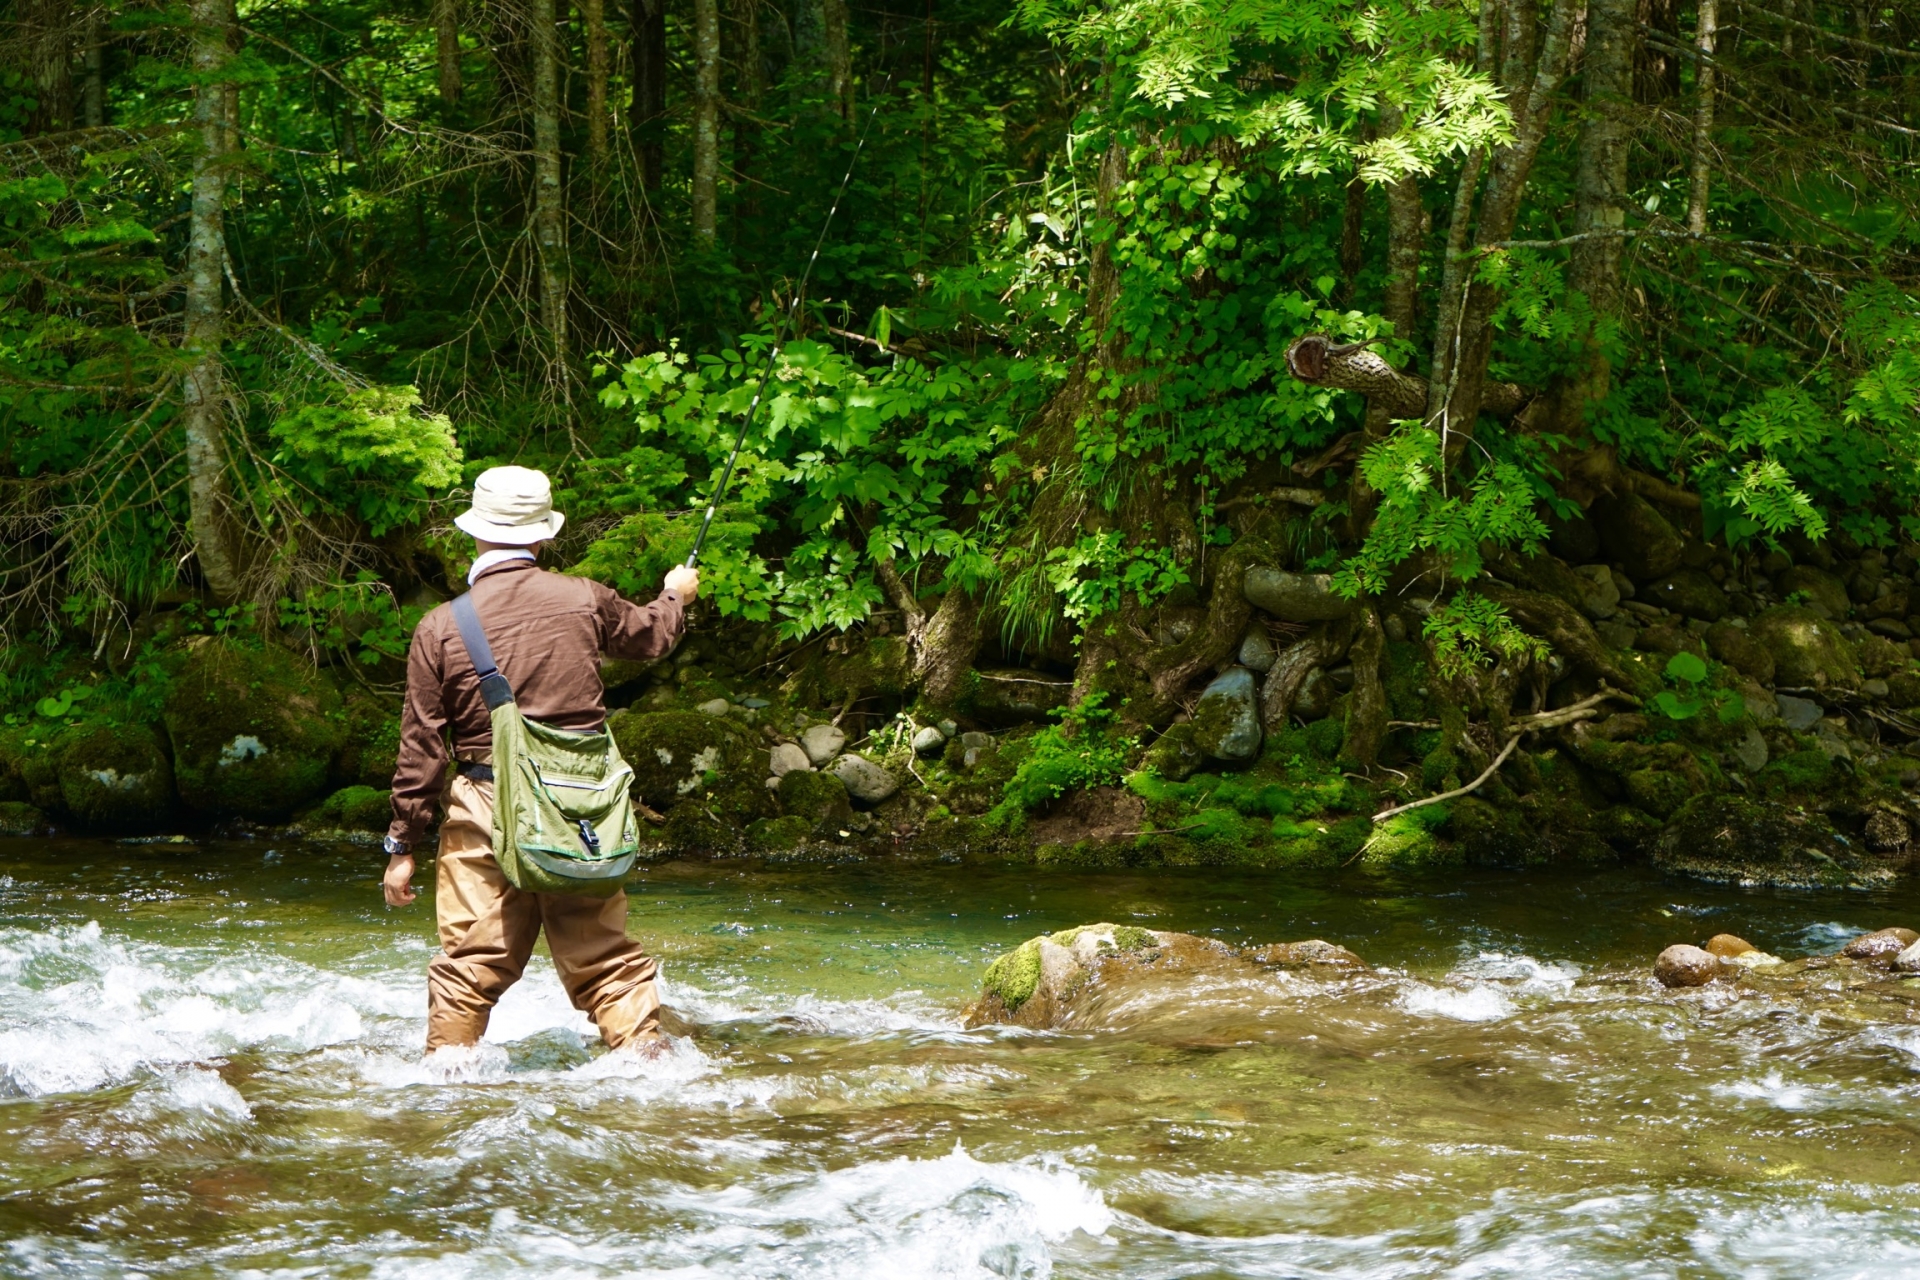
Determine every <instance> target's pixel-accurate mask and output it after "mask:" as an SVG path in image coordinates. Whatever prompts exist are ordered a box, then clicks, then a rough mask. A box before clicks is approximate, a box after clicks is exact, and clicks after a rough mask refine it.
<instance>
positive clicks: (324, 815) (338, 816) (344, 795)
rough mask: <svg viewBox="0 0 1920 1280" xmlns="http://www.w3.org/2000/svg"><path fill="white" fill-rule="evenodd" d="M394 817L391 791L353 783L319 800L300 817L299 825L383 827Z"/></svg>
mask: <svg viewBox="0 0 1920 1280" xmlns="http://www.w3.org/2000/svg"><path fill="white" fill-rule="evenodd" d="M392 820H393V792H391V791H382V790H380V789H379V788H377V787H368V786H362V785H359V784H355V785H354V786H351V787H342V788H341V789H340V790H338V791H336V792H334V793H333V794H332V795H330V796H328V797H327V798H326V799H325V800H322V801H321V802H320V803H319V805H317V806H316V807H314V808H312V809H309V810H308V811H307V812H306V813H304V814H302V815H301V817H300V823H301V825H302V826H305V827H309V828H315V829H320V830H327V831H385V830H386V829H387V826H388V824H389V823H390V822H391V821H392Z"/></svg>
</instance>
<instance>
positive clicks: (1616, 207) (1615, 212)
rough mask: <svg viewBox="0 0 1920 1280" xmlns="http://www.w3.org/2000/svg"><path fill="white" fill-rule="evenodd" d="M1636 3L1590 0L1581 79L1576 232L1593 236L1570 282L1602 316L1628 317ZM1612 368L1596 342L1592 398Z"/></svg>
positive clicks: (1576, 255) (1576, 250)
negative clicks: (1625, 264) (1623, 278)
mask: <svg viewBox="0 0 1920 1280" xmlns="http://www.w3.org/2000/svg"><path fill="white" fill-rule="evenodd" d="M1635 8H1636V0H1588V3H1587V47H1586V52H1585V54H1584V55H1583V62H1582V71H1581V77H1582V79H1583V80H1584V81H1585V88H1586V118H1585V119H1584V120H1583V121H1582V122H1581V126H1580V154H1579V161H1578V170H1577V174H1576V177H1575V180H1574V194H1575V205H1574V213H1573V229H1574V232H1575V233H1576V234H1580V235H1592V236H1595V237H1597V238H1596V239H1592V240H1582V241H1580V242H1578V243H1576V244H1575V245H1574V246H1573V261H1572V264H1571V266H1572V269H1571V271H1570V272H1569V277H1568V283H1569V284H1571V285H1572V286H1573V287H1574V288H1576V289H1578V290H1580V292H1582V293H1584V294H1586V295H1587V300H1588V301H1589V302H1590V303H1591V304H1592V306H1593V311H1594V314H1595V315H1596V316H1600V317H1606V318H1608V319H1615V318H1618V316H1619V314H1620V297H1621V286H1620V259H1621V252H1622V250H1623V249H1624V247H1625V241H1623V240H1622V239H1621V237H1620V236H1619V234H1618V232H1619V231H1620V230H1621V229H1622V228H1623V227H1624V226H1625V225H1626V199H1627V139H1628V127H1629V125H1630V123H1631V122H1630V119H1629V114H1630V112H1631V110H1632V91H1633V50H1634V47H1635V46H1636V45H1637V44H1638V43H1639V41H1638V39H1637V35H1638V25H1637V23H1636V20H1635V17H1634V11H1635ZM1611 377H1612V371H1611V370H1610V369H1609V368H1608V367H1607V361H1606V357H1605V356H1604V355H1603V354H1602V353H1601V352H1600V350H1599V348H1598V347H1597V346H1592V347H1590V350H1589V354H1588V369H1587V378H1586V383H1587V385H1586V387H1585V395H1586V396H1588V397H1591V398H1593V399H1599V398H1601V397H1603V396H1605V395H1606V394H1607V390H1608V385H1609V382H1610V380H1611Z"/></svg>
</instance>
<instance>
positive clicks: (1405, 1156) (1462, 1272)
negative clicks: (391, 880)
mask: <svg viewBox="0 0 1920 1280" xmlns="http://www.w3.org/2000/svg"><path fill="white" fill-rule="evenodd" d="M375 870H376V868H375V865H374V860H373V859H370V858H368V857H367V856H366V855H365V854H364V853H358V852H356V853H345V852H341V851H337V850H331V849H325V850H316V849H311V848H304V847H299V846H294V845H285V846H268V845H264V844H245V843H228V844H209V845H206V846H165V845H161V846H128V845H117V844H112V843H108V842H79V841H69V842H28V841H18V840H15V841H8V842H6V843H4V844H0V1275H8V1276H43V1275H44V1276H52V1275H60V1276H117V1277H118V1276H126V1277H131V1276H155V1277H157V1276H213V1275H220V1276H227V1275H243V1276H368V1277H416V1276H418V1277H447V1278H448V1280H481V1278H483V1277H492V1276H508V1275H528V1274H538V1275H542V1276H557V1277H602V1276H609V1277H610V1276H672V1277H706V1276H740V1277H755V1278H758V1277H856V1278H859V1280H886V1278H889V1277H914V1276H954V1277H962V1276H1025V1277H1042V1276H1049V1275H1051V1276H1073V1277H1079V1276H1086V1277H1108V1276H1127V1277H1141V1278H1143V1280H1147V1278H1151V1280H1162V1278H1164V1277H1175V1276H1183V1277H1209V1278H1224V1277H1348V1276H1368V1277H1414V1276H1460V1277H1468V1276H1471V1277H1506V1276H1513V1277H1529V1278H1535V1277H1584V1276H1608V1277H1616V1276H1618V1277H1640V1276H1647V1277H1655V1276H1659V1277H1706V1276H1727V1277H1741V1278H1742V1280H1753V1278H1758V1277H1782V1278H1788V1277H1791V1278H1793V1280H1808V1278H1813V1277H1853V1276H1869V1275H1871V1276H1874V1277H1887V1276H1914V1275H1920V1152H1917V1150H1916V1142H1915V1119H1916V1115H1917V1114H1920V1111H1917V1109H1916V1108H1917V1104H1920V1012H1917V1011H1916V1009H1915V1006H1914V1004H1913V1003H1912V1001H1913V1000H1915V999H1920V990H1915V989H1914V988H1913V987H1909V985H1908V984H1907V983H1905V982H1902V981H1899V980H1894V979H1875V980H1873V981H1871V982H1867V983H1865V984H1864V985H1862V984H1861V983H1859V982H1858V981H1850V980H1842V979H1843V978H1846V976H1847V975H1846V974H1845V973H1844V972H1841V971H1830V972H1829V975H1828V976H1827V977H1824V978H1823V977H1821V976H1819V975H1813V976H1812V977H1810V978H1809V980H1808V981H1806V982H1803V983H1798V984H1792V985H1779V984H1776V985H1775V986H1773V987H1769V986H1767V985H1766V984H1760V983H1748V984H1744V985H1720V984H1716V986H1715V987H1713V988H1708V989H1706V990H1703V991H1696V992H1686V993H1677V994H1676V993H1668V992H1664V991H1662V990H1660V989H1659V988H1658V987H1656V986H1655V985H1653V984H1652V982H1651V981H1650V980H1649V979H1648V978H1647V976H1646V973H1647V965H1648V963H1649V961H1650V959H1651V957H1652V956H1653V954H1654V953H1655V952H1657V951H1658V950H1659V948H1660V947H1661V946H1663V945H1665V944H1666V943H1668V942H1672V941H1679V940H1692V941H1698V940H1700V939H1701V938H1703V937H1704V936H1705V935H1708V934H1711V933H1714V932H1717V931H1721V930H1730V931H1733V932H1738V933H1740V934H1742V935H1744V936H1745V937H1747V938H1748V939H1749V940H1751V941H1753V942H1755V943H1757V944H1759V945H1760V946H1762V947H1764V948H1767V949H1769V950H1773V951H1776V952H1778V953H1780V954H1783V955H1789V956H1791V955H1804V954H1811V953H1817V952H1825V951H1831V950H1832V949H1834V948H1835V947H1836V946H1837V945H1838V944H1839V943H1840V942H1841V941H1843V940H1844V939H1845V938H1847V937H1848V936H1850V935H1852V934H1854V933H1857V932H1859V931H1861V930H1864V929H1868V928H1872V927H1877V926H1879V925H1882V924H1887V923H1898V922H1902V921H1907V922H1909V923H1912V922H1916V921H1920V909H1917V908H1920V903H1916V902H1915V901H1914V900H1913V896H1912V895H1911V894H1910V893H1909V892H1908V891H1907V890H1905V889H1898V890H1894V891H1892V892H1891V893H1889V894H1887V895H1880V896H1875V895H1867V894H1859V893H1855V894H1846V895H1840V894H1816V893H1795V894H1787V893H1764V892H1741V891H1738V890H1731V889H1713V888H1705V887H1700V886H1693V885H1686V884H1678V883H1673V882H1665V881H1662V880H1660V879H1658V878H1656V877H1653V876H1651V875H1649V874H1646V873H1642V872H1632V871H1609V872H1595V873H1586V874H1581V875H1568V876H1557V875H1556V876H1545V875H1539V874H1530V875H1494V874H1488V875H1484V876H1479V875H1476V876H1456V877H1452V878H1450V879H1448V880H1446V881H1444V882H1408V883H1400V884H1386V883H1383V882H1381V881H1378V880H1373V879H1338V878H1325V879H1317V880H1314V879H1305V880H1303V879H1301V878H1299V877H1280V876H1274V875H1270V874H1269V875H1237V874H1227V873H1222V872H1219V871H1201V872H1190V873H1189V872H1169V871H1155V872H1151V873H1139V874H1134V873H1102V874H1065V873H1059V872H1031V871H1027V870H1019V869H981V868H976V867H966V868H960V867H895V866H884V865H874V864H859V865H846V866H837V867H822V866H807V867H794V866H772V867H769V866H747V865H737V864H727V863H721V864H673V865H667V866H661V867H655V868H652V869H650V870H648V871H647V872H646V873H645V874H644V876H643V877H642V878H641V879H640V881H639V882H638V883H637V884H636V887H635V890H634V894H633V903H634V907H633V916H632V929H633V931H634V933H635V935H636V936H638V937H640V938H642V939H644V940H645V941H646V942H647V943H648V945H649V946H651V947H652V948H653V949H654V950H655V951H656V952H657V953H658V954H659V955H660V956H661V957H662V960H663V966H664V974H665V982H666V988H667V991H666V994H667V999H668V1001H669V1002H670V1003H671V1004H672V1005H673V1006H675V1007H676V1008H677V1009H679V1010H681V1011H682V1012H683V1013H685V1014H686V1015H687V1016H688V1017H689V1018H690V1019H692V1021H693V1022H694V1023H695V1024H696V1025H697V1028H698V1029H697V1032H696V1034H695V1035H694V1036H693V1037H692V1038H691V1039H690V1040H688V1041H686V1042H683V1043H681V1044H679V1045H678V1047H677V1048H676V1049H675V1051H674V1053H673V1054H672V1055H671V1056H670V1057H668V1058H667V1059H666V1060H664V1061H661V1062H656V1063H649V1064H640V1063H636V1062H634V1061H630V1060H627V1058H626V1057H625V1055H620V1054H613V1055H607V1054H603V1053H602V1052H601V1051H600V1050H599V1047H598V1044H597V1042H596V1041H594V1040H593V1039H592V1036H591V1027H590V1026H589V1025H588V1024H587V1023H586V1022H585V1021H584V1020H583V1019H582V1017H581V1016H580V1015H579V1014H577V1013H575V1012H574V1011H573V1010H572V1009H571V1008H570V1007H569V1006H568V1004H567V1002H566V1000H565V998H564V996H563V995H562V994H561V991H560V987H559V984H558V982H557V980H556V979H555V978H554V975H553V970H552V967H551V965H550V964H548V963H547V962H546V961H545V960H543V959H542V960H537V961H536V964H535V968H534V970H533V971H532V973H530V974H529V977H528V979H527V980H526V981H525V982H524V983H522V985H521V986H520V987H518V988H516V989H515V990H514V991H513V992H512V993H511V994H510V996H509V997H508V999H507V1000H506V1001H505V1003H503V1005H502V1006H501V1008H500V1010H499V1013H498V1015H497V1016H496V1018H495V1021H494V1025H493V1029H492V1031H491V1032H490V1034H489V1037H488V1043H487V1044H485V1045H484V1046H482V1047H481V1049H480V1050H478V1051H476V1052H475V1053H473V1054H472V1055H470V1056H468V1057H466V1058H464V1059H463V1060H461V1061H459V1062H456V1063H441V1062H438V1061H436V1062H433V1063H429V1064H423V1062H422V1061H421V1057H420V1053H419V1048H418V1046H419V1043H420V1040H421V1037H422V1030H423V1026H424V1017H423V1014H424V995H423V966H424V965H425V963H426V960H427V957H428V955H429V954H430V949H431V947H432V946H433V943H432V940H431V939H432V923H431V922H432V911H431V901H430V898H428V897H426V896H425V895H423V898H422V901H421V902H420V903H419V904H417V905H416V906H415V907H414V908H412V909H410V910H406V911H394V912H389V911H387V910H386V909H385V908H383V907H381V906H380V905H378V890H377V888H376V885H375V879H374V876H375ZM1090 920H1112V921H1116V922H1120V923H1129V924H1139V925H1143V926H1146V927H1150V928H1157V929H1176V930H1184V931H1188V932H1194V933H1200V934H1208V935H1214V936H1218V937H1220V938H1223V939H1227V940H1230V941H1236V942H1240V941H1251V942H1261V941H1277V940H1288V939H1296V938H1304V937H1322V938H1327V939H1329V940H1332V941H1335V942H1340V943H1344V944H1346V945H1347V946H1349V947H1351V948H1353V949H1354V950H1355V951H1357V952H1359V953H1360V954H1361V955H1363V956H1364V957H1366V958H1367V959H1368V960H1369V961H1371V962H1372V963H1373V964H1374V965H1376V966H1378V968H1377V969H1376V970H1375V971H1374V972H1373V973H1371V974H1368V975H1362V976H1347V977H1338V976H1325V977H1315V976H1311V975H1306V974H1301V973H1279V974H1275V975H1273V976H1272V977H1271V979H1262V980H1260V981H1257V982H1239V983H1231V984H1222V983H1211V984H1210V983H1204V982H1194V983H1191V984H1190V989H1189V990H1186V991H1184V992H1182V993H1180V996H1179V998H1178V999H1175V1000H1172V1001H1161V1002H1158V1003H1156V1004H1153V1005H1152V1010H1153V1011H1152V1012H1151V1013H1148V1014H1143V1015H1141V1017H1140V1018H1139V1019H1137V1020H1136V1021H1134V1022H1132V1023H1130V1024H1129V1025H1125V1026H1122V1027H1118V1028H1116V1029H1113V1030H1109V1031H1103V1032H1100V1033H1098V1034H1040V1033H1033V1032H1024V1031H1011V1030H1007V1029H982V1030H976V1031H966V1030H963V1029H962V1024H961V1016H960V1015H961V1010H962V1008H963V1006H964V1004H965V1002H966V1000H967V999H968V997H969V996H970V995H971V994H972V993H973V992H974V991H975V990H976V988H977V984H978V980H979V975H980V972H981V970H982V968H983V966H984V965H985V963H986V962H987V961H988V960H989V959H990V958H991V957H993V956H994V955H996V954H997V953H999V952H1000V951H1001V950H1003V949H1004V948H1006V947H1008V946H1010V945H1012V944H1013V943H1016V942H1018V941H1019V940H1021V939H1023V938H1026V937H1029V936H1031V935H1032V934H1034V933H1037V932H1040V931H1042V930H1049V929H1057V928H1060V927H1063V926H1066V925H1070V924H1076V923H1082V922H1086V921H1090ZM1854 977H1855V978H1857V977H1858V975H1857V974H1856V975H1854ZM1914 987H1920V983H1915V984H1914ZM1123 1021H1125V1019H1123Z"/></svg>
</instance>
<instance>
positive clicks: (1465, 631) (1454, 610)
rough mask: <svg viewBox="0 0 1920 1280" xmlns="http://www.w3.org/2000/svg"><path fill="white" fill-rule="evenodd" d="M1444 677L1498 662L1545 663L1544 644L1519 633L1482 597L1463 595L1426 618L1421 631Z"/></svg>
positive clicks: (1501, 611)
mask: <svg viewBox="0 0 1920 1280" xmlns="http://www.w3.org/2000/svg"><path fill="white" fill-rule="evenodd" d="M1422 630H1423V631H1424V633H1425V635H1426V637H1427V639H1428V641H1430V642H1431V643H1432V645H1433V659H1434V664H1435V665H1436V666H1437V667H1439V669H1440V670H1441V672H1442V673H1443V674H1446V675H1448V676H1453V677H1459V676H1463V675H1466V674H1467V673H1469V672H1470V671H1472V670H1473V669H1474V668H1476V667H1484V666H1487V665H1488V664H1490V663H1492V662H1495V661H1500V662H1519V661H1522V660H1527V659H1532V660H1540V659H1544V658H1545V657H1546V656H1547V654H1548V653H1549V652H1550V649H1549V646H1548V645H1547V642H1546V641H1544V640H1542V639H1540V638H1539V637H1537V636H1530V635H1528V634H1527V633H1526V632H1524V631H1522V630H1521V629H1520V628H1519V626H1518V625H1517V624H1516V623H1515V622H1514V621H1513V619H1512V617H1510V616H1509V615H1508V613H1507V611H1506V610H1505V609H1504V608H1502V607H1501V606H1500V605H1498V604H1495V603H1494V602H1493V601H1491V600H1489V599H1487V598H1486V597H1485V596H1480V595H1475V594H1473V593H1472V592H1470V591H1462V592H1460V593H1459V594H1458V595H1456V596H1454V597H1453V599H1451V600H1449V601H1447V602H1446V603H1445V604H1443V605H1440V606H1439V607H1437V608H1436V609H1434V611H1433V612H1432V613H1431V614H1429V615H1428V617H1427V622H1426V626H1425V627H1424V628H1422Z"/></svg>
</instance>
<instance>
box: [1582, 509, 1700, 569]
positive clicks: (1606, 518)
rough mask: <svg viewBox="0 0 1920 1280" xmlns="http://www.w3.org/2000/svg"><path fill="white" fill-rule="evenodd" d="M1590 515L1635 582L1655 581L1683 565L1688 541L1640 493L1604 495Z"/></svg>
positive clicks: (1612, 555)
mask: <svg viewBox="0 0 1920 1280" xmlns="http://www.w3.org/2000/svg"><path fill="white" fill-rule="evenodd" d="M1588 515H1589V518H1591V519H1592V520H1593V522H1594V527H1595V528H1596V529H1597V530H1598V531H1599V534H1600V545H1601V546H1602V547H1604V548H1605V549H1606V552H1607V555H1608V556H1609V557H1610V558H1612V559H1613V560H1614V561H1615V562H1616V563H1618V564H1619V565H1620V567H1621V568H1622V569H1624V570H1626V574H1627V576H1628V577H1629V578H1632V579H1633V580H1634V581H1635V582H1653V581H1655V580H1657V579H1660V578H1664V577H1666V576H1667V575H1668V574H1670V573H1672V572H1673V571H1674V570H1675V569H1678V568H1679V567H1680V559H1681V556H1682V555H1683V554H1685V551H1686V543H1685V542H1683V541H1682V540H1681V537H1680V535H1679V533H1678V532H1676V531H1675V530H1674V527H1673V525H1671V524H1670V523H1668V521H1667V518H1666V517H1665V516H1663V515H1661V514H1660V512H1659V511H1658V510H1657V509H1655V507H1654V505H1653V504H1652V503H1651V502H1648V501H1647V500H1646V499H1645V498H1643V497H1641V496H1640V495H1639V494H1637V493H1626V494H1622V495H1620V496H1619V497H1613V498H1602V499H1601V500H1600V501H1598V502H1596V503H1594V504H1593V508H1592V510H1591V511H1590V512H1589V513H1588Z"/></svg>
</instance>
